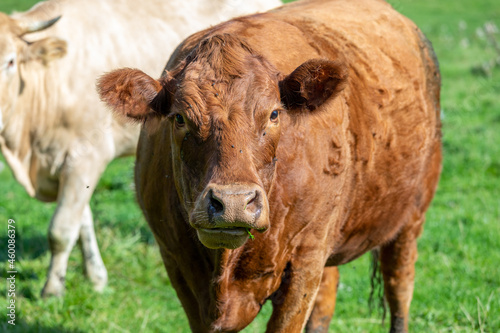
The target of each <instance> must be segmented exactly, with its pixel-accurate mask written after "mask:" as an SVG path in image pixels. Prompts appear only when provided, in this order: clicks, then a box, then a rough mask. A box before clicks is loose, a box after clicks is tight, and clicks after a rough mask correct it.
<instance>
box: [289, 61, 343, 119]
mask: <svg viewBox="0 0 500 333" xmlns="http://www.w3.org/2000/svg"><path fill="white" fill-rule="evenodd" d="M347 76H348V73H347V67H346V66H345V65H344V63H342V62H341V61H338V60H337V61H330V60H324V59H312V60H308V61H306V62H305V63H303V64H302V65H300V66H299V67H297V68H296V69H295V70H294V71H293V72H292V73H291V74H290V75H288V76H286V77H285V78H284V79H283V80H282V81H281V82H280V94H281V100H282V102H283V104H284V105H285V106H286V107H287V109H289V110H294V109H295V110H296V109H302V108H306V109H307V110H309V111H314V110H315V109H317V108H318V107H320V106H321V105H322V104H323V103H325V102H326V101H327V100H328V99H330V98H334V97H335V96H337V95H338V94H339V93H340V92H341V91H342V90H343V89H344V87H345V86H346V84H347Z"/></svg>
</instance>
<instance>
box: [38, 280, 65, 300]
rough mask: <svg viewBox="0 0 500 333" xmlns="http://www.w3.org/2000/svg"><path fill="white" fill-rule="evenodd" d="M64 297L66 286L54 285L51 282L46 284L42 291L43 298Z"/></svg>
mask: <svg viewBox="0 0 500 333" xmlns="http://www.w3.org/2000/svg"><path fill="white" fill-rule="evenodd" d="M63 295H64V285H63V284H60V283H52V282H51V281H50V280H49V281H47V282H46V283H45V286H44V287H43V289H42V293H41V296H42V297H43V298H47V297H62V296H63Z"/></svg>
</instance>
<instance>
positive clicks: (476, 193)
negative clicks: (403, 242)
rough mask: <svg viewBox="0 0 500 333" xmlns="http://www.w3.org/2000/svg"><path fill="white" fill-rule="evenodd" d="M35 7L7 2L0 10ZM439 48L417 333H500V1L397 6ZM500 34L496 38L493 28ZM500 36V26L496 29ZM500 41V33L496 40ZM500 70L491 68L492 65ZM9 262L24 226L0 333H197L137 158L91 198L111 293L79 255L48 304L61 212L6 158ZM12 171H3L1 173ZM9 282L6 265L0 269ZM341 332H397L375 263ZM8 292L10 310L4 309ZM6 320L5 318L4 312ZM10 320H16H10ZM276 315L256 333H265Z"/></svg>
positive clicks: (364, 268) (338, 319) (2, 254)
mask: <svg viewBox="0 0 500 333" xmlns="http://www.w3.org/2000/svg"><path fill="white" fill-rule="evenodd" d="M32 3H34V1H30V0H7V1H6V0H2V1H1V2H0V11H3V12H10V11H11V10H13V9H16V10H25V9H27V8H29V7H30V5H31V4H32ZM391 3H392V4H393V6H394V7H395V8H396V9H397V10H399V11H400V12H402V13H404V14H405V15H407V16H408V17H410V18H411V19H413V20H414V21H415V22H416V23H417V24H418V25H419V26H420V27H421V28H422V30H423V31H424V32H425V34H426V35H427V36H428V37H429V39H430V40H431V41H432V42H433V45H434V47H435V50H436V53H437V55H438V58H439V60H440V65H441V71H442V76H443V87H442V108H443V133H444V139H443V141H444V144H443V145H444V153H445V159H444V167H443V174H442V178H441V182H440V185H439V190H438V193H437V195H436V198H435V200H434V202H433V205H432V208H431V209H430V211H429V213H428V215H427V224H426V227H425V230H424V233H423V235H422V237H421V238H420V241H419V250H420V255H419V261H418V262H417V274H416V285H415V294H414V299H413V302H412V307H411V323H410V330H411V331H412V332H495V333H496V332H500V98H499V96H500V66H499V67H496V68H495V67H494V66H493V67H492V66H489V65H487V64H490V63H492V61H493V60H494V59H495V58H496V57H500V54H499V53H496V52H495V49H494V48H493V47H492V44H491V43H490V42H488V38H487V36H485V33H484V31H485V28H484V27H485V23H488V22H492V23H496V24H497V26H498V25H500V2H498V0H462V1H441V2H439V1H434V0H421V1H411V0H400V1H398V0H393V1H391ZM490 30H491V29H490ZM494 30H495V29H493V31H494ZM493 35H494V36H496V39H497V41H498V42H499V43H500V33H499V32H498V31H497V32H496V33H495V34H493ZM488 66H489V67H488ZM0 161H1V162H2V165H0V221H1V222H0V226H1V227H0V239H1V244H2V246H1V250H0V260H2V261H3V262H6V260H7V257H6V254H7V249H6V244H7V242H6V240H7V237H6V234H7V220H8V219H9V218H13V219H15V220H16V222H17V227H18V228H17V244H18V248H17V255H18V258H19V261H18V262H17V270H18V271H19V273H18V275H17V285H16V288H17V291H18V292H19V294H18V295H19V297H18V298H17V305H18V308H17V320H16V326H15V327H12V326H10V325H7V318H6V316H5V314H4V315H1V316H0V317H1V318H2V319H1V320H0V331H1V332H7V331H8V332H188V331H189V327H188V324H187V320H186V317H185V315H184V313H183V311H182V308H181V306H180V303H179V301H178V300H177V297H176V295H175V292H174V291H173V289H172V287H171V286H170V283H169V280H168V277H167V275H166V273H165V270H164V268H163V266H162V263H161V259H160V256H159V254H158V249H157V246H156V245H155V243H154V240H153V237H152V235H151V233H150V231H149V229H148V227H147V224H146V222H145V220H144V218H143V217H142V216H141V213H140V211H139V209H138V208H137V206H136V205H135V200H134V194H133V186H132V167H133V159H123V160H119V161H115V162H113V163H112V164H111V165H110V166H109V167H108V169H107V171H106V173H105V175H104V177H103V179H102V180H101V182H100V184H99V186H98V188H97V190H96V192H95V195H94V197H93V200H92V203H91V204H92V209H93V212H94V217H95V221H96V229H97V234H98V235H97V236H98V240H99V243H100V248H101V251H102V254H103V259H104V262H105V263H106V265H107V268H108V270H109V287H107V289H106V290H105V291H104V293H103V294H96V293H94V292H93V291H92V289H91V286H90V283H89V282H87V281H86V280H85V279H84V278H83V277H82V274H81V272H82V268H81V256H80V253H79V251H78V250H77V249H75V251H73V254H72V256H71V258H70V263H69V267H68V276H67V294H66V296H65V297H64V298H62V299H48V300H42V299H40V297H39V294H40V291H41V288H42V286H43V283H44V280H45V274H46V270H47V267H48V262H49V252H48V248H47V241H46V230H47V227H48V222H49V220H50V217H51V215H52V212H53V210H54V205H53V204H42V203H39V202H37V201H35V200H34V199H30V198H29V197H28V196H27V195H26V193H25V192H24V190H23V189H22V188H21V186H20V185H18V184H17V183H16V182H15V181H14V180H13V177H12V175H11V173H10V172H9V170H8V168H7V167H6V166H5V161H4V160H3V159H0ZM2 166H4V168H3V171H2ZM1 266H2V267H1V272H2V277H3V276H5V275H6V268H7V265H6V264H3V265H1ZM340 269H341V284H340V290H339V294H338V303H337V304H338V305H337V309H336V314H335V317H334V319H333V321H332V325H331V331H332V332H387V331H388V323H387V322H388V321H387V320H386V324H385V326H383V325H382V324H381V314H380V311H374V312H373V313H370V311H369V309H368V305H367V303H368V302H367V300H368V296H369V292H370V280H369V257H368V256H364V257H362V258H361V259H359V260H357V261H355V262H353V263H351V264H348V265H345V266H342V267H341V268H340ZM6 302H7V300H6V288H5V284H4V283H3V284H1V286H0V304H3V305H2V308H3V309H4V310H3V311H5V307H4V306H6V304H7V303H6ZM2 313H4V312H2ZM5 313H6V312H5ZM269 314H270V307H269V306H266V307H264V309H263V311H262V313H261V314H260V315H259V317H258V318H257V319H256V320H255V322H254V323H253V324H252V325H251V326H250V327H248V328H247V329H246V330H245V332H263V331H264V329H265V324H266V320H267V318H268V316H269Z"/></svg>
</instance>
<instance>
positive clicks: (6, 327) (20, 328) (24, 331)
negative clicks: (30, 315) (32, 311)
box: [0, 318, 83, 333]
mask: <svg viewBox="0 0 500 333" xmlns="http://www.w3.org/2000/svg"><path fill="white" fill-rule="evenodd" d="M0 332H5V333H11V332H12V333H32V332H33V333H34V332H36V333H83V331H80V330H72V329H67V328H63V327H61V326H60V325H59V326H51V327H46V326H41V325H37V324H34V325H32V324H28V323H26V322H25V321H23V320H22V319H17V318H16V321H15V325H11V324H9V323H7V319H5V321H3V322H2V323H0Z"/></svg>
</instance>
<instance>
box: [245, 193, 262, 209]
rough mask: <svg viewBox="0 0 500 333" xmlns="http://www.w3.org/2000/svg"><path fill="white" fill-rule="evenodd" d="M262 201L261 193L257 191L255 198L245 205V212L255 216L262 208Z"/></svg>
mask: <svg viewBox="0 0 500 333" xmlns="http://www.w3.org/2000/svg"><path fill="white" fill-rule="evenodd" d="M260 201H261V200H260V193H259V192H258V191H256V192H255V194H254V195H253V197H252V198H250V199H249V200H248V202H247V204H246V205H245V210H248V211H249V212H251V213H254V214H255V213H257V212H258V211H259V210H260V209H261V208H262V205H261V203H260Z"/></svg>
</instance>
